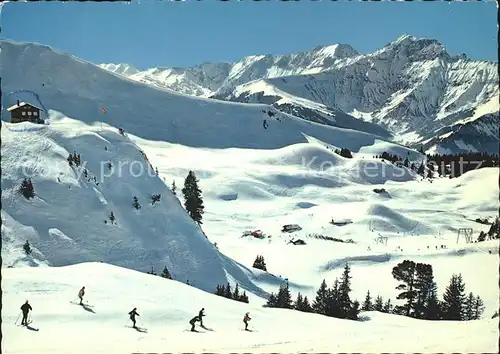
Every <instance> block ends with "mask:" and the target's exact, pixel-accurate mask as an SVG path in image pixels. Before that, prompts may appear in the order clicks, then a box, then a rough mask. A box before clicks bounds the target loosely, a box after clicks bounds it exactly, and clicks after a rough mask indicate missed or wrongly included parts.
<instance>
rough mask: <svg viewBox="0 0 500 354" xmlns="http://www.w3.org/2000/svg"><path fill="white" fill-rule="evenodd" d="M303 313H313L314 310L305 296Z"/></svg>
mask: <svg viewBox="0 0 500 354" xmlns="http://www.w3.org/2000/svg"><path fill="white" fill-rule="evenodd" d="M301 311H303V312H313V309H312V307H311V304H310V303H309V299H308V298H307V296H304V299H303V301H302V310H301Z"/></svg>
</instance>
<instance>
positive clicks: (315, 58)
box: [130, 35, 499, 152]
mask: <svg viewBox="0 0 500 354" xmlns="http://www.w3.org/2000/svg"><path fill="white" fill-rule="evenodd" d="M218 65H219V64H212V67H210V68H211V69H210V70H207V71H206V72H207V74H206V75H202V74H201V73H199V70H200V67H197V68H188V69H178V68H176V69H151V70H149V71H147V72H148V74H146V72H144V74H136V75H132V76H130V77H131V78H139V77H141V76H144V75H145V76H148V78H149V79H148V80H144V81H145V82H148V83H152V84H154V85H159V86H160V87H169V88H172V89H174V90H179V91H180V92H183V93H188V94H192V95H200V96H204V97H207V96H208V95H209V92H212V94H213V95H212V97H214V98H218V99H224V100H231V101H238V102H258V103H268V104H270V103H274V104H275V106H276V107H277V108H278V109H280V110H282V111H284V112H291V111H292V110H293V111H294V112H295V114H297V115H298V116H300V117H302V118H305V119H308V120H312V121H316V122H321V123H323V124H333V125H336V124H337V126H341V127H348V128H353V129H361V130H362V131H366V132H374V130H373V128H370V127H367V126H363V125H360V124H358V125H355V124H354V123H353V119H352V116H355V117H356V118H359V119H360V120H365V121H367V122H371V123H375V126H376V125H378V126H380V127H383V128H384V129H388V130H389V131H390V132H391V133H393V134H394V135H395V138H396V139H397V141H400V142H402V143H405V144H417V143H418V144H421V143H424V142H426V141H428V140H429V139H433V138H437V137H438V136H439V135H440V133H439V132H440V131H441V130H442V129H449V128H450V127H452V126H453V125H455V124H457V123H458V122H459V121H461V120H463V119H467V118H469V117H470V116H471V115H472V114H474V111H475V110H476V108H478V107H481V106H482V105H485V104H487V103H488V102H491V101H495V102H497V105H496V106H497V107H496V108H495V109H494V110H493V111H490V112H485V113H482V114H479V115H483V114H486V113H496V112H498V99H499V98H498V97H499V96H498V95H499V93H498V72H497V63H494V62H485V61H473V60H469V59H467V57H466V56H465V55H460V56H455V57H452V56H450V55H449V54H448V53H447V52H446V49H445V48H444V46H443V45H442V44H441V43H439V42H438V41H436V40H432V39H423V38H416V37H412V36H408V35H404V36H401V37H400V38H398V39H397V40H396V41H394V42H392V43H389V44H387V45H386V46H384V47H383V48H381V49H380V50H378V51H376V52H374V53H368V54H359V53H358V52H356V51H355V50H354V49H353V48H351V47H350V46H348V45H344V44H339V45H331V46H323V47H318V48H315V49H313V50H311V51H309V52H302V53H294V54H288V55H278V56H273V55H253V56H248V57H245V58H243V59H241V60H240V61H238V62H236V63H233V64H231V65H230V67H228V66H224V70H222V69H217V70H216V72H217V75H215V77H216V80H212V81H210V80H208V81H205V82H202V81H201V80H199V79H197V77H199V76H202V77H206V76H214V75H213V73H212V71H211V70H213V69H212V68H213V67H216V68H218ZM220 65H226V64H220ZM228 68H230V69H228ZM190 70H195V71H196V72H197V73H198V74H197V75H195V77H194V78H193V77H192V75H187V74H186V72H189V71H190ZM201 70H202V71H203V69H201ZM165 73H167V74H165ZM215 91H216V92H215ZM307 102H313V103H315V104H319V105H321V106H323V107H322V108H318V107H311V104H310V103H307ZM285 103H286V104H285ZM325 110H326V111H328V110H329V111H331V112H333V116H335V115H337V116H340V115H342V116H346V117H348V119H347V120H346V119H344V122H343V123H342V124H344V125H342V124H338V123H336V122H335V119H331V118H330V117H331V115H332V114H330V115H328V114H327V115H325V114H324V111H325ZM368 129H372V130H368ZM379 129H380V128H379ZM378 134H381V133H380V132H379V133H378ZM482 139H483V140H484V141H483V140H482V141H481V142H480V143H477V142H476V143H475V144H470V148H469V150H481V149H482V148H483V146H482V145H491V144H492V143H493V144H494V141H492V140H491V138H490V137H488V136H484V137H482ZM445 145H446V144H445ZM443 148H445V147H444V146H443ZM448 148H449V146H448ZM461 150H463V149H462V148H460V147H457V148H456V149H455V150H453V151H455V152H459V151H461Z"/></svg>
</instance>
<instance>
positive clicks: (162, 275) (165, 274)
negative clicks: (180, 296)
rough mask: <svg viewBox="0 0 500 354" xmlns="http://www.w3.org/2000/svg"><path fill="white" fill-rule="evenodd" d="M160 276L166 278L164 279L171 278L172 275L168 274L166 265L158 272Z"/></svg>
mask: <svg viewBox="0 0 500 354" xmlns="http://www.w3.org/2000/svg"><path fill="white" fill-rule="evenodd" d="M160 276H161V277H163V278H166V279H172V276H171V275H170V272H169V271H168V269H167V266H165V268H163V272H161V274H160Z"/></svg>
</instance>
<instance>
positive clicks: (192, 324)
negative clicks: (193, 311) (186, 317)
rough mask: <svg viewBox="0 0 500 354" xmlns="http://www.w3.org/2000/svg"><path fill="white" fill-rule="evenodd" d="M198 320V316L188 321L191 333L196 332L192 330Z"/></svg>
mask: <svg viewBox="0 0 500 354" xmlns="http://www.w3.org/2000/svg"><path fill="white" fill-rule="evenodd" d="M199 320H200V318H199V317H198V316H194V317H193V318H192V319H191V320H190V321H189V324H190V325H191V332H196V330H195V329H194V324H195V323H196V321H199Z"/></svg>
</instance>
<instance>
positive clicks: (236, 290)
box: [233, 283, 240, 300]
mask: <svg viewBox="0 0 500 354" xmlns="http://www.w3.org/2000/svg"><path fill="white" fill-rule="evenodd" d="M233 299H234V300H239V299H240V289H239V286H238V283H236V287H235V288H234V292H233Z"/></svg>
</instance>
